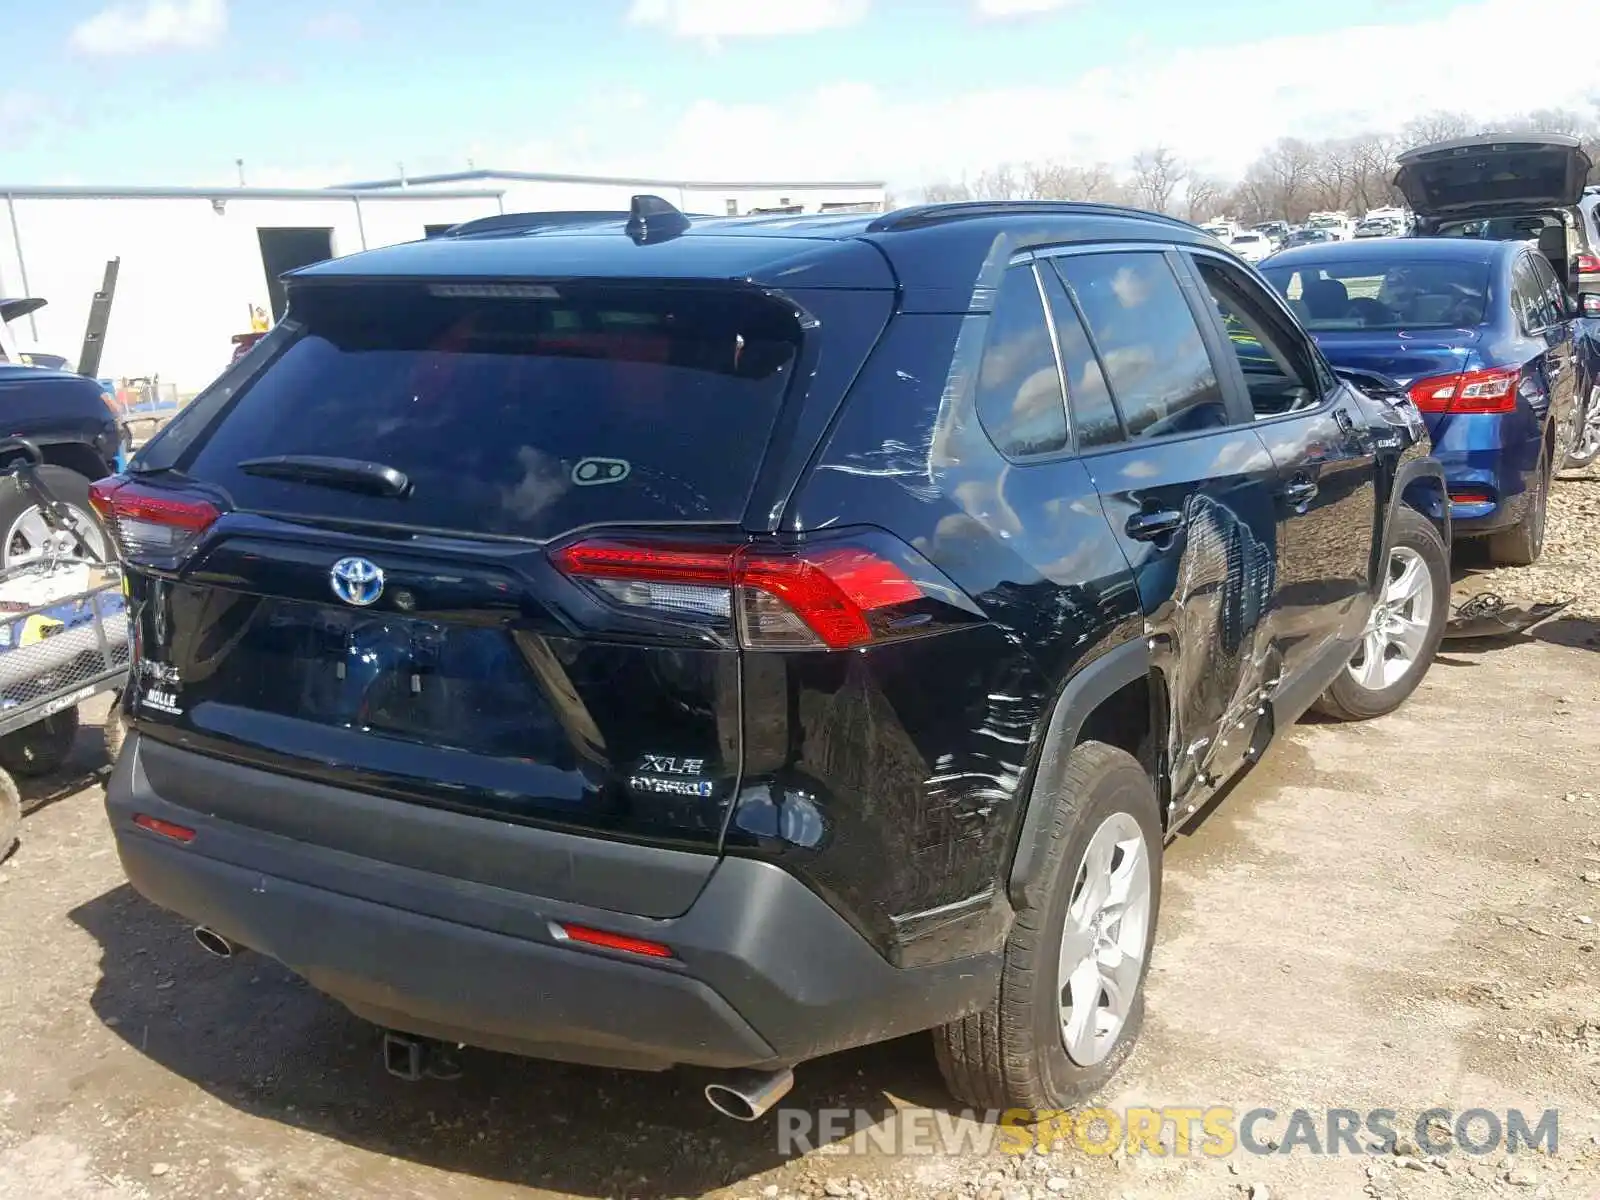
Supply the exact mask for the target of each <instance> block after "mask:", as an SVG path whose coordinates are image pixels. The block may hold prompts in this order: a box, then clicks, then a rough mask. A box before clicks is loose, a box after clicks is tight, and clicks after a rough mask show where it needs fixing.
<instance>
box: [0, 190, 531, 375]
mask: <svg viewBox="0 0 1600 1200" xmlns="http://www.w3.org/2000/svg"><path fill="white" fill-rule="evenodd" d="M0 199H3V200H4V208H5V211H4V212H3V213H0V296H12V297H17V296H40V297H43V298H44V299H45V300H47V301H49V304H48V305H47V306H46V307H45V308H43V309H41V310H39V312H37V313H35V314H33V315H31V316H29V317H25V318H23V319H22V320H21V321H19V322H16V324H15V326H14V327H13V333H14V334H16V336H17V339H18V341H19V342H20V343H23V344H24V348H31V349H35V350H41V351H45V352H49V353H54V354H60V355H64V356H65V357H66V359H67V361H68V362H69V363H76V362H77V361H78V355H79V352H80V350H81V349H82V346H83V337H84V331H85V329H86V327H87V324H88V317H89V305H90V303H91V301H92V300H93V299H94V293H95V291H96V290H97V289H98V288H99V287H100V285H101V281H102V279H103V277H104V274H105V266H106V262H107V260H109V259H113V258H120V259H121V264H120V268H119V273H118V278H117V287H116V295H115V297H114V299H113V302H112V306H111V321H110V324H109V326H108V328H107V330H106V337H105V343H104V350H103V354H102V357H101V360H100V371H99V374H100V375H101V376H102V377H110V378H122V377H156V376H159V378H160V380H161V382H162V383H164V384H170V385H173V386H174V387H175V388H176V390H177V392H178V393H179V394H180V395H186V394H192V393H193V392H195V391H198V390H199V389H200V388H202V387H204V386H205V385H206V384H207V383H209V382H210V381H211V380H212V379H213V378H215V377H216V375H217V374H218V373H219V372H220V371H221V370H222V368H223V367H225V366H226V365H227V363H228V359H229V357H230V355H231V354H232V351H233V346H232V344H231V342H230V339H231V338H232V337H233V335H234V334H237V333H245V332H248V331H249V329H250V327H251V310H252V308H255V307H259V308H261V309H264V310H265V311H266V312H267V313H268V314H269V315H275V311H276V309H277V305H278V304H281V299H280V296H281V290H280V289H279V287H278V285H277V282H276V276H277V275H278V274H281V273H282V272H283V271H285V270H288V269H290V268H291V267H295V266H300V265H303V264H305V263H307V262H315V261H317V260H319V259H322V258H327V257H330V256H333V255H343V254H351V253H354V252H355V251H358V250H362V249H366V248H368V247H372V246H385V245H391V244H393V243H396V242H410V241H415V240H417V239H418V238H421V237H423V236H425V235H426V232H427V229H428V227H429V226H434V225H452V224H455V223H457V222H460V221H466V220H471V219H472V218H474V217H484V216H491V215H493V214H495V213H498V212H501V211H502V209H501V207H500V194H499V193H498V192H497V191H494V190H491V189H471V190H465V189H455V190H442V191H438V192H431V193H429V192H408V193H403V194H390V193H368V192H341V191H335V190H323V189H315V188H311V189H297V190H267V189H261V188H217V189H198V188H83V187H14V188H7V187H0ZM275 302H276V303H275Z"/></svg>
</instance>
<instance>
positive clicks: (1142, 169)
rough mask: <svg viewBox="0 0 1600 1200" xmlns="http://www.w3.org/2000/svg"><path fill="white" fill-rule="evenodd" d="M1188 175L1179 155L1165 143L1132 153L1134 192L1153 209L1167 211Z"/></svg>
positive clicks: (1144, 203)
mask: <svg viewBox="0 0 1600 1200" xmlns="http://www.w3.org/2000/svg"><path fill="white" fill-rule="evenodd" d="M1186 174H1187V172H1186V171H1185V170H1184V167H1183V163H1182V162H1181V161H1180V160H1179V158H1178V156H1177V155H1176V154H1174V153H1173V152H1172V151H1171V150H1168V149H1167V148H1166V147H1165V146H1155V147H1152V148H1151V149H1148V150H1141V151H1139V153H1138V154H1136V155H1134V156H1133V194H1134V196H1135V197H1136V198H1137V200H1138V202H1139V203H1140V204H1141V205H1143V206H1144V207H1145V208H1147V209H1149V210H1150V211H1151V212H1160V213H1164V212H1166V211H1167V209H1168V208H1169V207H1170V206H1171V204H1172V194H1173V193H1174V192H1176V191H1177V190H1178V185H1179V184H1180V183H1182V182H1183V180H1184V176H1185V175H1186Z"/></svg>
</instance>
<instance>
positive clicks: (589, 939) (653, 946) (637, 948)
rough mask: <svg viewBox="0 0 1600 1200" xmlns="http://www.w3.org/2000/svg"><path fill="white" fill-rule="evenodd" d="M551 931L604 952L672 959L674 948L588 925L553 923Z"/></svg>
mask: <svg viewBox="0 0 1600 1200" xmlns="http://www.w3.org/2000/svg"><path fill="white" fill-rule="evenodd" d="M550 931H551V932H552V933H554V934H555V935H556V937H557V938H558V939H560V940H561V941H564V942H577V943H579V944H580V945H583V946H599V947H600V948H601V949H602V950H621V951H622V952H623V953H624V954H642V955H644V956H645V957H646V958H672V957H674V955H673V953H672V947H670V946H663V945H662V944H661V943H660V942H651V941H646V940H645V939H644V938H636V937H627V936H625V935H623V934H620V933H607V932H606V931H605V930H604V929H590V928H589V927H588V926H587V925H569V924H568V923H567V922H565V921H553V922H551V924H550Z"/></svg>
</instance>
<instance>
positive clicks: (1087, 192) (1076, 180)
mask: <svg viewBox="0 0 1600 1200" xmlns="http://www.w3.org/2000/svg"><path fill="white" fill-rule="evenodd" d="M1068 186H1069V187H1070V188H1071V189H1072V198H1073V199H1074V200H1097V201H1100V202H1101V203H1105V204H1120V203H1122V202H1123V201H1125V200H1127V199H1128V189H1127V186H1126V185H1125V184H1124V183H1123V182H1122V180H1120V179H1118V178H1117V173H1116V172H1115V171H1113V170H1112V169H1111V164H1110V163H1103V162H1097V163H1091V164H1090V165H1089V166H1086V167H1073V168H1072V172H1071V175H1070V178H1069V182H1068Z"/></svg>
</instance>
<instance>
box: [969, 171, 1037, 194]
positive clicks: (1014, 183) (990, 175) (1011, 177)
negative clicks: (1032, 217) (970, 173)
mask: <svg viewBox="0 0 1600 1200" xmlns="http://www.w3.org/2000/svg"><path fill="white" fill-rule="evenodd" d="M972 198H973V199H974V200H1021V199H1024V198H1025V197H1024V196H1023V194H1022V181H1021V180H1020V179H1018V178H1017V175H1016V172H1015V171H1013V170H1012V168H1011V164H1010V163H1001V164H1000V165H999V166H997V167H991V168H989V170H987V171H981V172H979V174H978V177H977V178H976V179H974V180H973V181H972Z"/></svg>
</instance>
